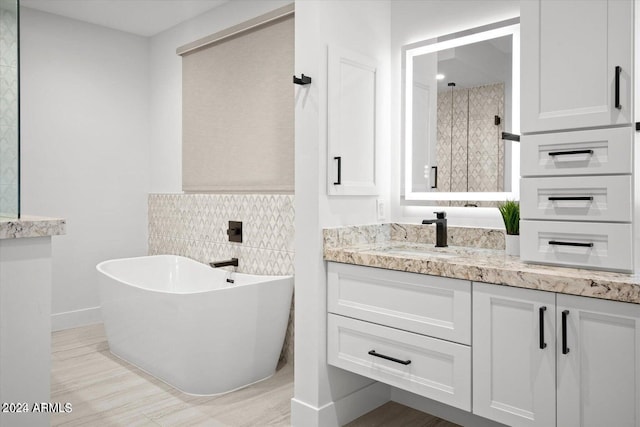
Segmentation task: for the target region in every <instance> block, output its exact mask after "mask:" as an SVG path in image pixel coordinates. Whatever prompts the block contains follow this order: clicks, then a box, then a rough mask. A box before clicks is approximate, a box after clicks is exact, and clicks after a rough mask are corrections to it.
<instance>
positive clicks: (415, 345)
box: [327, 262, 471, 411]
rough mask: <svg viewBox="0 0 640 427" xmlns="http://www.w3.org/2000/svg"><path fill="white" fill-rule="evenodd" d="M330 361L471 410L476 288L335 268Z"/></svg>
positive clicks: (424, 277) (404, 275)
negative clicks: (472, 332) (473, 323)
mask: <svg viewBox="0 0 640 427" xmlns="http://www.w3.org/2000/svg"><path fill="white" fill-rule="evenodd" d="M327 297H328V300H327V304H328V311H329V314H328V330H327V360H328V363H329V364H330V365H333V366H337V367H339V368H342V369H346V370H348V371H351V372H355V373H357V374H360V375H364V376H366V377H369V378H373V379H375V380H378V381H381V382H384V383H386V384H390V385H392V386H394V387H398V388H401V389H404V390H408V391H410V392H412V393H416V394H419V395H421V396H425V397H428V398H431V399H434V400H437V401H439V402H442V403H445V404H448V405H451V406H454V407H456V408H460V409H463V410H466V411H470V410H471V347H470V344H471V282H469V281H465V280H457V279H448V278H443V277H434V276H427V275H422V274H415V273H406V272H401V271H392V270H384V269H378V268H371V267H361V266H356V265H347V264H339V263H333V262H330V263H329V264H328V295H327Z"/></svg>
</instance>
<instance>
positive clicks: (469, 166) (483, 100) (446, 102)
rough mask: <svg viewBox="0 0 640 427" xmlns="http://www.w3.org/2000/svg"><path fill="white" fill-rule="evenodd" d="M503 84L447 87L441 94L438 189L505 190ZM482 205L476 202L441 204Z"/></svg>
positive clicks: (437, 147)
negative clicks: (500, 120)
mask: <svg viewBox="0 0 640 427" xmlns="http://www.w3.org/2000/svg"><path fill="white" fill-rule="evenodd" d="M496 115H498V116H500V117H502V118H503V119H504V84H502V83H497V84H491V85H483V86H477V87H473V88H470V89H466V88H463V89H455V90H453V91H451V90H447V91H443V92H440V93H439V94H438V142H437V146H436V153H437V159H438V160H437V166H438V189H437V191H441V192H442V191H444V192H448V191H456V192H458V191H463V192H466V191H472V192H476V191H477V192H487V191H490V192H493V191H504V167H503V165H504V144H503V141H502V140H501V138H500V134H501V132H502V130H503V125H502V124H501V125H500V126H496V125H495V123H494V116H496ZM466 203H473V204H477V205H483V203H482V202H477V201H461V202H439V203H438V204H439V205H452V206H458V205H460V206H464V205H465V204H466ZM490 203H491V202H490Z"/></svg>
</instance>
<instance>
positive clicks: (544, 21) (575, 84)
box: [521, 0, 634, 133]
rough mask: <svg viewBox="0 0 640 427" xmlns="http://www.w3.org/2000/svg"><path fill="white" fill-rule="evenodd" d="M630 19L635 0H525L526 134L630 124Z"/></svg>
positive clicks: (631, 39) (523, 87) (523, 114)
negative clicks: (633, 0)
mask: <svg viewBox="0 0 640 427" xmlns="http://www.w3.org/2000/svg"><path fill="white" fill-rule="evenodd" d="M633 16H634V15H633V2H632V1H631V0H616V1H607V0H589V1H571V0H553V1H544V0H536V1H525V2H522V3H521V35H522V37H521V40H522V42H521V46H522V62H521V64H522V69H521V79H522V126H521V131H522V133H530V132H540V131H549V130H559V129H573V128H584V127H594V126H608V125H616V124H628V123H631V122H632V119H633V116H632V108H631V107H632V98H631V90H632V79H633V65H632V64H633V62H632V60H633V50H632V48H633ZM618 67H619V68H618Z"/></svg>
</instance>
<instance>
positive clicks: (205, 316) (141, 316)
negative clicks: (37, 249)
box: [96, 255, 293, 395]
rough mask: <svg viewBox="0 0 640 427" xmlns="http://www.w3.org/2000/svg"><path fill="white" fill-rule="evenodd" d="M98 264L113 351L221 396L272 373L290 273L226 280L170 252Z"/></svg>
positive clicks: (187, 388)
mask: <svg viewBox="0 0 640 427" xmlns="http://www.w3.org/2000/svg"><path fill="white" fill-rule="evenodd" d="M240 261H241V262H242V260H240ZM96 268H97V269H98V271H99V272H100V273H102V274H99V276H100V280H99V285H100V304H101V306H102V316H103V320H104V326H105V329H106V332H107V340H108V342H109V349H110V350H111V352H112V353H113V354H115V355H116V356H118V357H120V358H122V359H124V360H126V361H128V362H130V363H132V364H134V365H136V366H138V367H139V368H141V369H142V370H144V371H146V372H148V373H150V374H151V375H153V376H155V377H157V378H159V379H161V380H163V381H165V382H166V383H168V384H169V385H171V386H173V387H175V388H177V389H179V390H181V391H183V392H185V393H189V394H195V395H213V394H220V393H226V392H229V391H232V390H235V389H238V388H241V387H244V386H246V385H249V384H252V383H254V382H257V381H260V380H263V379H266V378H268V377H270V376H271V375H273V373H274V372H275V370H276V365H277V363H278V357H279V355H280V350H281V348H282V343H283V341H284V335H285V332H286V329H287V321H288V318H289V309H290V306H291V296H292V293H293V277H291V276H255V275H250V274H240V273H236V274H235V275H234V276H235V277H234V279H235V283H233V284H230V283H227V281H226V279H227V277H228V274H229V272H228V271H226V270H222V269H214V268H211V267H209V266H208V265H205V264H201V263H199V262H196V261H193V260H191V259H188V258H183V257H179V256H173V255H157V256H146V257H139V258H125V259H115V260H111V261H105V262H102V263H100V264H98V265H97V267H96Z"/></svg>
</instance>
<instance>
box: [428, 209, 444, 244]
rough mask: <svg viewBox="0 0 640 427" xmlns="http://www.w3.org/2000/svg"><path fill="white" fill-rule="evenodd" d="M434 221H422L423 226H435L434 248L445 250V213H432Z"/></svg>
mask: <svg viewBox="0 0 640 427" xmlns="http://www.w3.org/2000/svg"><path fill="white" fill-rule="evenodd" d="M434 214H436V219H425V220H422V223H423V224H435V225H436V248H446V247H447V246H448V245H447V213H446V212H434Z"/></svg>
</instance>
